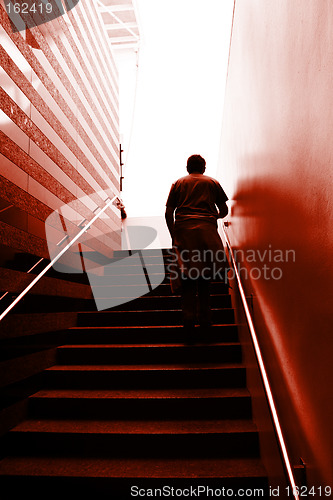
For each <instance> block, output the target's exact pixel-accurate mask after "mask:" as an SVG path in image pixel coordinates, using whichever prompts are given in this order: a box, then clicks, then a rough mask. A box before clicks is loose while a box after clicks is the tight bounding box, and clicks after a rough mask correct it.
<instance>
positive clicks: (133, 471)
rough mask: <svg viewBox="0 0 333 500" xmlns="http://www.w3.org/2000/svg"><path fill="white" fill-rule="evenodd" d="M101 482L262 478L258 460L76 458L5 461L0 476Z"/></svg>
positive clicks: (36, 458) (2, 463) (263, 471)
mask: <svg viewBox="0 0 333 500" xmlns="http://www.w3.org/2000/svg"><path fill="white" fill-rule="evenodd" d="M4 474H7V475H11V476H21V477H22V476H23V477H24V476H27V475H32V476H59V475H60V476H74V477H105V478H110V479H111V478H125V477H127V478H146V477H147V478H166V479H171V478H195V477H200V478H201V479H202V478H215V477H216V478H219V479H224V478H250V477H257V478H264V476H265V470H264V468H263V466H262V465H261V463H260V461H259V460H258V459H213V460H212V459H207V460H200V459H193V460H191V459H190V460H186V459H181V458H179V459H175V458H172V459H169V460H156V459H155V458H154V459H150V460H149V459H146V460H140V459H123V460H121V459H108V458H104V459H103V458H90V457H89V458H78V457H49V456H42V457H33V456H30V457H20V456H17V457H15V456H14V457H9V458H6V459H4V460H2V461H1V462H0V475H4Z"/></svg>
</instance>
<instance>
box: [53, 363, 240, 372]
mask: <svg viewBox="0 0 333 500" xmlns="http://www.w3.org/2000/svg"><path fill="white" fill-rule="evenodd" d="M243 367H244V365H243V364H242V363H219V364H216V363H187V364H186V365H185V364H183V363H168V364H142V365H132V364H131V365H118V364H115V365H94V364H91V365H54V366H51V367H49V368H47V369H46V371H47V372H57V371H58V372H62V371H82V372H83V371H91V372H92V371H148V370H153V371H161V370H168V371H171V370H182V371H189V370H193V371H194V370H197V371H199V370H200V371H201V370H202V371H204V370H221V369H224V370H228V369H234V368H243Z"/></svg>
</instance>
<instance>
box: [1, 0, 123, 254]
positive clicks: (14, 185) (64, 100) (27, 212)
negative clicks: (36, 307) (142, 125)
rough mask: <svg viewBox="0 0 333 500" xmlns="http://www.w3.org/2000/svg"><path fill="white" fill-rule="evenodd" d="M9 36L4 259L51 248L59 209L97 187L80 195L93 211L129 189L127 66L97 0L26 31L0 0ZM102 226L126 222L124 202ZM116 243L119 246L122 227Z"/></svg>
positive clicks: (85, 212)
mask: <svg viewBox="0 0 333 500" xmlns="http://www.w3.org/2000/svg"><path fill="white" fill-rule="evenodd" d="M0 42H1V45H0V61H1V68H0V83H1V88H0V105H1V106H0V108H1V109H0V192H1V194H0V235H1V241H2V244H3V246H2V255H3V259H2V262H3V260H4V259H5V258H6V257H7V254H8V255H10V252H9V248H12V249H15V250H18V251H21V252H29V253H33V254H35V255H38V256H43V257H47V256H48V252H47V248H46V244H45V230H44V221H45V219H46V218H47V217H48V215H49V214H50V213H51V212H52V211H53V210H55V209H58V208H59V207H61V206H62V205H64V204H67V203H71V202H75V200H77V199H80V198H82V197H83V196H85V195H89V196H87V197H86V198H85V199H83V200H82V201H78V202H77V203H76V204H75V210H76V211H77V218H79V217H80V218H81V219H84V218H86V219H88V220H89V219H91V218H92V217H93V215H94V214H93V211H94V210H95V209H96V208H97V207H98V206H99V207H103V206H104V204H105V199H106V198H107V194H111V192H114V193H115V194H118V193H119V166H118V165H119V139H118V83H117V79H118V75H117V70H116V67H115V64H114V60H113V56H112V53H111V50H110V47H109V45H108V40H107V36H106V34H105V31H104V27H103V23H102V22H101V19H100V17H99V15H98V14H97V11H96V7H95V3H94V2H93V1H92V0H80V2H79V3H78V5H77V6H76V7H75V8H74V9H72V10H71V11H70V12H69V13H68V14H66V15H64V16H62V17H59V18H58V19H55V20H53V21H52V22H49V23H47V24H45V25H41V26H39V27H35V28H33V29H32V30H31V31H30V32H24V31H23V32H18V33H13V31H12V29H11V25H10V22H9V20H8V16H7V13H6V11H5V9H4V7H3V4H0ZM97 193H101V194H97ZM10 206H11V207H10ZM8 207H10V208H8ZM102 225H103V228H102V227H101V230H102V231H104V232H109V233H110V232H112V231H115V230H118V229H120V214H119V211H118V210H117V209H116V208H111V209H108V211H107V218H104V219H103V222H102ZM108 244H109V246H110V247H113V248H115V249H117V248H118V247H119V244H120V235H119V234H118V235H116V234H113V235H112V236H110V238H109V241H108Z"/></svg>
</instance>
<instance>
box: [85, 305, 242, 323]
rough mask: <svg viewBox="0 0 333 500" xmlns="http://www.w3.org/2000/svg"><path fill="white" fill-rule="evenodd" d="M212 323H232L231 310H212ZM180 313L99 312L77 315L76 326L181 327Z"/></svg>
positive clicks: (175, 311)
mask: <svg viewBox="0 0 333 500" xmlns="http://www.w3.org/2000/svg"><path fill="white" fill-rule="evenodd" d="M212 320H213V323H214V324H216V323H226V324H227V323H229V324H230V323H234V320H235V318H234V310H233V309H231V308H230V309H228V308H225V309H212ZM181 324H182V311H181V310H180V309H178V310H169V311H164V310H151V311H147V310H143V311H126V314H125V315H124V314H123V312H122V311H114V310H109V311H99V312H97V311H96V312H84V311H81V312H79V313H78V326H135V325H162V326H164V325H181Z"/></svg>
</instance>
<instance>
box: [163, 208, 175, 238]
mask: <svg viewBox="0 0 333 500" xmlns="http://www.w3.org/2000/svg"><path fill="white" fill-rule="evenodd" d="M174 211H175V209H174V208H173V207H169V206H167V207H166V210H165V220H166V224H167V226H168V229H169V233H170V236H171V238H173V230H174V225H175V221H174V218H173V213H174Z"/></svg>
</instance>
